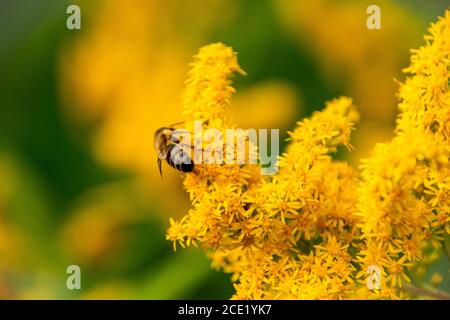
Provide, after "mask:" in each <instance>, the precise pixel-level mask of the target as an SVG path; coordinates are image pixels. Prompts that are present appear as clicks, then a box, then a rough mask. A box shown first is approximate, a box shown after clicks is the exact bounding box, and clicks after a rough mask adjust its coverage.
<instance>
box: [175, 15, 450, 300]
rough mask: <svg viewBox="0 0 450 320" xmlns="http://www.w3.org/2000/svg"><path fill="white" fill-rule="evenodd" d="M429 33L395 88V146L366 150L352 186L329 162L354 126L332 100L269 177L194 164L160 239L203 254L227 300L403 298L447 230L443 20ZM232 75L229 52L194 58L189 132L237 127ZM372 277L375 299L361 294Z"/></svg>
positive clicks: (449, 200)
mask: <svg viewBox="0 0 450 320" xmlns="http://www.w3.org/2000/svg"><path fill="white" fill-rule="evenodd" d="M430 31H431V37H426V39H427V44H426V46H424V47H423V48H421V49H419V50H417V51H415V54H414V55H413V58H412V64H411V67H410V68H408V69H407V72H411V73H412V76H411V77H410V78H408V79H407V80H406V82H405V83H404V84H402V85H401V88H400V111H401V114H400V116H399V118H398V125H397V130H396V136H395V138H394V139H392V141H391V142H389V143H385V144H378V145H377V146H376V147H375V149H374V150H373V152H372V155H371V157H370V158H368V159H366V160H364V161H363V164H362V166H361V169H362V171H361V173H360V175H358V172H357V171H356V170H354V169H352V167H350V166H349V165H348V164H347V163H345V162H342V161H338V160H335V159H333V157H332V155H331V154H332V153H333V152H335V151H336V150H337V147H338V146H340V145H343V146H346V147H347V148H350V149H351V148H352V147H351V145H350V133H351V131H352V128H353V125H354V123H355V122H356V121H357V120H358V118H359V115H358V112H357V111H356V109H355V107H354V106H353V104H352V100H351V99H350V98H346V97H341V98H338V99H335V100H332V101H330V102H328V103H327V104H326V107H325V108H324V110H322V111H320V112H316V113H314V114H313V115H312V117H310V118H308V119H304V120H303V121H301V122H298V124H297V127H296V129H295V130H294V131H293V132H290V144H289V146H288V148H287V150H286V153H284V154H283V155H282V156H281V157H279V161H278V164H279V168H280V169H279V172H278V173H277V174H276V175H273V176H270V177H268V176H259V175H258V171H257V169H258V167H257V166H256V165H239V164H227V165H219V164H214V165H208V164H199V165H198V166H197V169H196V172H193V173H189V174H187V175H186V176H185V180H184V186H185V188H186V190H187V192H188V193H189V195H190V199H191V202H192V209H191V210H190V211H189V212H188V214H187V215H185V216H184V217H183V218H182V219H180V220H179V221H175V220H172V219H171V222H170V224H171V226H170V228H169V230H168V231H167V239H168V240H171V241H172V242H173V243H174V245H176V244H177V243H179V244H180V245H181V246H183V247H185V246H189V245H191V244H194V245H199V246H201V247H202V248H204V249H205V250H206V251H207V253H208V254H209V256H210V258H211V259H212V264H213V266H214V267H215V268H219V269H223V270H224V271H225V272H230V273H232V274H233V277H232V279H233V281H235V283H234V287H235V289H236V293H235V295H234V296H233V298H235V299H345V298H381V299H386V298H389V299H402V298H406V297H408V296H407V294H406V292H405V291H404V290H403V284H404V282H410V281H411V280H410V278H409V276H408V273H407V270H408V269H410V268H412V267H413V266H415V265H417V263H419V262H420V261H429V260H430V259H431V257H435V256H436V252H437V251H436V250H437V249H436V248H439V247H440V246H441V244H442V240H443V235H444V234H445V232H447V233H448V232H449V220H450V218H449V207H450V197H449V189H450V166H449V157H450V148H449V145H450V141H449V138H450V136H449V132H450V131H449V127H448V123H449V120H450V119H449V116H450V105H449V97H450V94H449V90H448V79H449V73H448V69H449V66H450V65H449V62H450V59H449V54H450V45H449V43H450V40H449V39H450V12H449V11H447V12H446V14H445V16H444V18H442V19H440V21H439V22H438V23H436V24H435V25H432V27H431V28H430ZM236 72H239V73H244V72H243V71H242V69H241V68H240V67H239V65H238V63H237V59H236V54H235V53H234V52H233V51H232V49H231V48H229V47H227V46H225V45H223V44H221V43H216V44H211V45H208V46H205V47H203V48H201V49H200V51H199V53H198V54H197V55H196V56H195V57H194V63H193V64H192V65H191V70H190V72H189V79H188V81H187V86H186V91H185V94H184V96H183V97H184V98H183V107H184V114H185V115H186V116H187V122H186V125H187V128H188V129H193V127H194V121H196V120H201V121H202V124H203V127H205V128H216V129H218V130H225V129H226V128H228V127H231V128H235V127H236V126H237V125H236V123H234V121H233V120H232V119H231V118H230V116H229V110H228V109H229V105H230V98H231V94H232V93H233V92H234V89H233V88H232V87H231V76H232V75H233V74H234V73H236ZM430 248H435V249H431V250H430ZM425 249H427V250H425ZM425 253H426V254H425ZM373 267H375V268H376V270H379V275H378V276H379V278H378V280H379V282H380V283H379V288H375V289H374V288H369V287H367V286H366V278H367V272H368V270H369V269H370V268H373Z"/></svg>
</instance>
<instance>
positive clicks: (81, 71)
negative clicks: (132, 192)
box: [60, 0, 298, 214]
mask: <svg viewBox="0 0 450 320" xmlns="http://www.w3.org/2000/svg"><path fill="white" fill-rule="evenodd" d="M236 5H237V2H235V1H225V0H220V1H212V2H204V1H199V0H190V1H183V2H182V3H180V2H179V1H174V0H169V1H166V0H164V1H163V0H155V1H143V0H138V1H135V2H133V5H132V6H131V5H129V4H127V3H124V2H123V1H119V0H108V1H102V2H101V3H100V4H99V8H96V12H98V14H96V17H95V21H92V25H91V26H90V28H89V30H88V31H86V34H85V35H82V36H81V37H80V38H78V39H76V40H75V42H74V44H73V45H68V46H66V47H65V48H64V50H63V51H62V55H61V63H60V65H61V68H60V70H61V79H62V86H61V91H62V96H63V98H64V105H66V106H67V107H68V108H67V110H65V111H66V112H67V114H68V117H70V118H71V119H75V120H78V121H79V122H81V123H90V124H91V128H93V129H94V130H93V131H94V138H93V140H94V141H93V150H94V152H95V154H96V156H97V158H98V159H99V160H100V161H101V162H102V163H104V164H106V165H108V166H111V167H114V168H119V169H123V170H127V171H130V172H131V173H133V174H134V175H135V177H136V182H137V185H138V186H140V187H142V190H143V191H142V192H141V196H142V199H145V200H146V201H147V202H148V203H157V205H158V206H160V207H162V208H164V209H165V210H164V211H165V212H173V213H174V214H176V212H182V211H184V210H185V209H186V207H187V203H186V199H185V198H184V197H183V194H182V193H181V190H180V188H179V184H177V183H176V181H178V178H179V174H178V172H176V171H175V170H166V171H165V173H164V180H163V183H161V179H160V177H159V173H158V169H157V166H156V158H157V155H156V153H155V151H154V150H153V141H152V140H153V134H154V132H155V131H156V130H157V129H158V128H160V127H163V126H168V125H170V124H172V123H175V122H179V121H180V114H181V103H180V100H179V97H180V94H181V91H182V87H183V82H184V75H185V72H186V64H187V62H188V60H189V56H190V52H192V49H193V48H195V47H196V46H197V45H198V43H203V42H204V41H205V39H206V38H207V37H208V32H209V31H208V30H210V29H211V28H212V27H214V26H218V25H220V24H222V23H224V22H225V21H227V19H229V18H230V17H231V16H232V15H233V14H234V12H235V10H234V8H235V7H236ZM199 7H201V10H199ZM225 8H226V10H225ZM204 12H208V14H207V15H205V14H204ZM187 26H189V28H187ZM293 91H294V90H293V89H292V88H291V87H290V86H289V85H288V84H286V83H283V82H268V83H263V84H262V85H261V86H259V85H256V86H254V87H253V88H250V89H249V91H248V94H247V93H246V92H245V91H244V92H243V93H242V95H241V96H240V97H238V102H237V103H236V105H235V106H236V108H235V110H234V112H235V114H236V115H237V116H239V117H240V118H248V117H247V116H245V115H248V114H253V111H254V110H255V108H258V114H259V119H258V121H257V122H256V123H255V125H257V126H262V127H269V126H270V127H286V126H287V125H289V124H290V121H289V120H290V119H291V118H290V116H291V115H293V114H294V112H295V110H296V108H297V105H298V99H297V98H298V97H297V96H296V95H295V94H293ZM273 108H276V109H277V110H278V111H279V112H277V114H279V115H280V116H278V115H277V116H275V117H272V116H271V115H272V113H271V112H269V110H272V109H273ZM241 113H242V114H243V115H244V116H243V117H241V116H240V114H241ZM149 191H150V192H149ZM169 194H171V195H173V194H176V197H177V198H178V199H179V201H173V197H172V196H170V197H169V196H167V195H169Z"/></svg>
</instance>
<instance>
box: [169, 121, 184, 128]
mask: <svg viewBox="0 0 450 320" xmlns="http://www.w3.org/2000/svg"><path fill="white" fill-rule="evenodd" d="M183 123H184V121H180V122H175V123H172V124H171V125H170V126H169V127H175V126H179V125H180V124H183Z"/></svg>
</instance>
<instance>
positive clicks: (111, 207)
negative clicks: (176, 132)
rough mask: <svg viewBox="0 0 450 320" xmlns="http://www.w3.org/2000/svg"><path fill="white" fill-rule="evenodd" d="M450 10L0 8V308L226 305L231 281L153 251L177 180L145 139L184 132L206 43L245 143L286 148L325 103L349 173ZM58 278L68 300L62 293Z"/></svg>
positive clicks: (399, 6) (412, 4)
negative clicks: (349, 136)
mask: <svg viewBox="0 0 450 320" xmlns="http://www.w3.org/2000/svg"><path fill="white" fill-rule="evenodd" d="M377 2H379V3H377ZM69 4H77V5H79V6H80V8H81V19H82V20H81V25H82V29H81V30H68V29H67V28H66V19H67V17H68V14H66V8H67V6H68V5H69ZM369 4H379V5H380V7H381V14H382V16H381V19H382V20H381V21H382V30H375V31H370V30H367V28H366V18H367V14H366V8H367V6H368V5H369ZM449 4H450V2H449V1H443V0H430V1H421V0H414V1H413V0H402V1H400V0H398V1H339V2H337V1H332V0H318V1H314V2H313V1H293V0H258V1H257V0H248V1H237V0H215V1H200V0H186V1H176V0H149V1H141V0H139V1H126V2H125V1H119V0H104V1H95V2H93V1H51V0H39V1H38V0H34V1H33V0H26V1H12V0H4V1H2V2H1V4H0V27H1V31H0V70H1V75H0V298H2V299H11V298H12V299H21V298H31V299H48V298H58V299H75V298H86V299H89V298H112V299H114V298H132V299H179V298H186V299H200V298H204V299H211V298H217V299H222V298H223V299H226V298H229V297H230V296H231V294H232V293H233V287H232V284H231V282H230V276H229V275H227V274H223V273H221V272H217V271H214V270H212V269H210V265H209V261H208V259H207V258H206V257H205V256H204V253H202V252H201V250H199V249H194V248H190V249H186V250H180V249H179V250H177V252H176V253H174V252H173V250H172V245H171V243H169V242H168V241H166V240H165V229H166V228H167V226H168V220H169V217H179V216H181V215H183V214H184V213H185V212H186V210H188V208H189V203H188V199H187V196H186V195H185V193H184V192H183V190H182V187H181V181H182V180H181V178H180V175H179V174H178V173H176V172H173V171H174V170H171V169H170V168H168V167H164V179H163V180H161V179H160V177H159V176H158V172H157V167H156V155H155V153H154V151H153V148H152V145H153V142H152V139H153V133H154V131H155V130H156V129H157V128H159V127H162V126H165V125H168V124H170V123H173V122H177V121H180V120H182V116H181V107H180V100H179V97H180V95H181V94H182V90H183V81H184V79H185V75H186V72H187V70H188V63H189V62H190V60H191V57H192V56H193V55H194V54H195V52H196V51H197V49H198V48H199V47H201V46H203V45H206V44H208V43H211V42H216V41H220V42H223V43H225V44H227V45H230V46H232V47H233V48H234V50H235V51H237V52H238V57H239V62H240V65H241V66H242V68H243V69H244V70H246V72H247V73H248V76H246V77H238V78H236V82H235V87H236V88H237V91H238V93H237V95H236V98H235V100H234V101H233V113H234V115H235V118H236V119H237V122H238V123H240V124H241V125H242V126H243V127H264V128H280V129H281V130H280V131H281V132H285V131H286V130H288V129H290V128H292V127H293V125H294V124H295V122H296V121H297V120H298V119H300V118H301V117H303V116H307V115H309V114H310V113H311V112H312V111H314V110H316V109H320V108H321V106H322V105H323V104H324V102H325V101H326V100H328V99H331V98H333V97H336V96H339V95H349V96H351V97H353V98H354V100H355V103H356V105H357V106H358V107H359V109H360V110H361V114H362V120H361V124H360V125H359V126H358V129H357V130H356V131H355V134H354V140H353V141H354V142H353V144H354V145H355V147H356V151H355V152H354V153H353V154H352V155H346V156H347V157H348V158H349V160H350V161H352V163H354V164H355V165H357V164H358V163H359V159H360V158H361V157H364V156H365V155H367V152H368V151H369V150H370V149H371V148H372V146H373V144H374V143H375V142H377V141H380V142H382V141H385V140H387V139H389V138H390V137H391V136H392V128H393V123H394V119H395V114H396V106H395V103H396V98H395V92H396V84H395V83H394V81H393V78H397V79H400V80H401V79H403V76H402V75H401V70H402V68H404V67H406V66H407V64H408V59H409V49H410V48H415V47H418V46H419V45H420V44H421V43H422V35H423V34H425V32H426V28H427V25H428V24H429V23H430V22H431V21H434V20H435V19H436V17H437V16H439V15H441V14H442V13H443V12H444V9H445V8H446V7H447V6H448V5H449ZM284 137H285V136H284ZM71 264H76V265H79V266H80V267H81V272H82V290H68V289H67V288H66V277H67V274H66V268H67V266H68V265H71ZM448 269H449V264H448V259H447V260H445V259H443V260H441V261H438V263H434V264H433V265H432V266H430V267H429V268H425V269H424V270H423V271H422V276H423V277H425V279H426V280H427V281H428V280H430V279H431V278H432V277H433V275H434V274H435V273H439V274H442V275H443V276H444V279H443V280H441V281H436V276H435V280H434V281H435V282H437V283H436V285H438V286H440V287H441V288H443V289H446V290H448V288H449V286H450V279H449V277H448ZM437 278H438V277H437Z"/></svg>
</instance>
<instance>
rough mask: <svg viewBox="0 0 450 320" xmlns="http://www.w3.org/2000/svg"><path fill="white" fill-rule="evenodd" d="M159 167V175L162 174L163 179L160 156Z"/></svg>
mask: <svg viewBox="0 0 450 320" xmlns="http://www.w3.org/2000/svg"><path fill="white" fill-rule="evenodd" d="M158 169H159V175H160V176H161V179H162V169H161V159H160V158H158Z"/></svg>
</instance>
